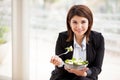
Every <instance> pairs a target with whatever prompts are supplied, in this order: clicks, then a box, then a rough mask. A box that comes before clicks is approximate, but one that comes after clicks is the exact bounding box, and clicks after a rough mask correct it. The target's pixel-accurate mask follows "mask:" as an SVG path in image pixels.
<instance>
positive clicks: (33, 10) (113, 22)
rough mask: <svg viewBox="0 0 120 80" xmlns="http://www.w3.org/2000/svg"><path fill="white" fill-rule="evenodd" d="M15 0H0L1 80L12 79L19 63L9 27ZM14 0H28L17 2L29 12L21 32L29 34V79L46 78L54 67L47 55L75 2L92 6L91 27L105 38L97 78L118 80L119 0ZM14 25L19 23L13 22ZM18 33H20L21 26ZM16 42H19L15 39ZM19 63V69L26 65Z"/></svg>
mask: <svg viewBox="0 0 120 80" xmlns="http://www.w3.org/2000/svg"><path fill="white" fill-rule="evenodd" d="M14 1H15V0H0V80H12V78H13V77H14V75H13V74H14V68H13V67H14V64H16V65H17V64H19V63H14V60H15V59H14V57H18V55H15V54H20V53H15V54H13V51H14V49H15V48H14V46H13V43H14V41H13V40H14V38H15V37H13V35H14V33H13V32H14V29H13V28H12V27H13V17H14V16H15V15H13V14H14V12H13V8H15V6H14V7H12V6H13V4H12V3H14ZM17 1H18V2H17ZM17 1H16V2H17V3H19V1H23V3H22V4H24V3H29V5H21V6H19V7H21V10H22V9H24V8H23V7H28V9H29V10H28V12H27V13H28V15H29V23H27V24H29V26H28V27H27V30H26V31H25V32H24V34H29V37H28V39H27V40H28V43H29V44H28V45H29V48H28V50H29V51H28V57H29V59H28V60H27V64H29V66H27V68H28V71H29V75H28V77H29V80H49V78H50V75H51V71H52V70H53V69H54V66H53V65H52V64H51V63H50V58H51V56H52V55H54V54H55V51H54V50H55V44H56V39H57V36H58V33H59V32H61V31H65V30H66V15H67V12H68V10H69V8H70V7H71V6H72V5H74V4H85V5H87V6H88V7H89V8H90V9H91V10H92V12H93V15H94V24H93V28H92V29H93V30H96V31H99V32H101V33H102V34H103V36H104V38H105V56H104V61H103V67H102V72H101V74H100V75H99V80H120V76H119V75H120V68H119V66H120V61H119V60H120V49H119V48H120V0H17ZM24 1H26V2H24ZM14 4H15V3H14ZM22 12H24V10H23V11H22ZM17 16H19V15H17ZM20 17H23V16H20ZM18 18H19V17H18ZM16 19H17V17H16ZM23 19H24V17H23ZM18 21H19V20H18ZM17 28H18V29H19V28H20V27H17V26H16V29H17ZM23 29H24V27H23ZM20 33H21V34H22V33H23V32H22V30H21V32H20ZM18 37H19V36H18ZM18 43H22V42H21V41H20V42H19V41H18ZM22 44H23V43H22ZM17 46H19V45H17ZM26 48H27V47H26ZM14 55H15V56H14ZM22 55H24V54H22ZM22 57H23V56H21V59H20V60H22V61H23V62H24V60H25V59H23V58H22ZM19 65H22V70H24V69H26V67H25V66H24V65H23V64H19ZM23 72H24V71H23ZM16 73H18V74H19V70H18V71H17V70H16ZM23 75H24V74H23ZM18 76H19V75H18ZM19 80H21V79H19ZM26 80H27V79H26Z"/></svg>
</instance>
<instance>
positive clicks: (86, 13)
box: [66, 5, 93, 42]
mask: <svg viewBox="0 0 120 80" xmlns="http://www.w3.org/2000/svg"><path fill="white" fill-rule="evenodd" d="M75 15H77V16H81V17H85V18H87V19H88V30H87V31H86V33H85V35H86V40H87V42H88V41H89V35H90V31H91V28H92V24H93V14H92V12H91V10H90V9H89V8H88V7H87V6H85V5H74V6H72V7H71V8H70V10H69V11H68V14H67V19H66V24H67V30H68V39H67V41H68V42H69V41H72V40H73V31H72V30H71V27H70V21H71V19H72V18H73V17H74V16H75Z"/></svg>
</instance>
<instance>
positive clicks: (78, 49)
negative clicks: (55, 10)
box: [50, 5, 104, 80]
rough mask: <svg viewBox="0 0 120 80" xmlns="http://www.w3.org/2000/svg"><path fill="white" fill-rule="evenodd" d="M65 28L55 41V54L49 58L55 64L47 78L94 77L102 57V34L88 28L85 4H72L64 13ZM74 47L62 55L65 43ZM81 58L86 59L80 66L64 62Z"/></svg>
mask: <svg viewBox="0 0 120 80" xmlns="http://www.w3.org/2000/svg"><path fill="white" fill-rule="evenodd" d="M66 23H67V31H64V32H61V33H59V36H58V39H57V42H56V52H55V53H56V56H52V58H51V60H50V62H51V63H52V64H53V65H55V70H53V71H52V74H51V77H50V80H98V75H99V74H100V72H101V67H102V63H103V57H104V37H103V36H102V34H101V33H100V32H96V31H92V30H91V28H92V25H93V15H92V12H91V10H90V9H89V8H88V7H87V6H85V5H74V6H72V7H71V8H70V10H69V12H68V14H67V20H66ZM69 46H72V47H73V48H74V49H73V51H72V52H69V53H67V54H65V55H61V56H58V55H60V54H62V53H64V52H65V51H66V50H65V48H66V47H69ZM73 57H74V58H76V59H78V58H81V59H83V60H86V61H88V62H89V64H88V66H87V67H86V68H83V69H82V70H77V69H70V68H67V67H65V66H64V61H65V60H66V59H71V58H73Z"/></svg>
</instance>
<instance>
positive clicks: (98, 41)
mask: <svg viewBox="0 0 120 80" xmlns="http://www.w3.org/2000/svg"><path fill="white" fill-rule="evenodd" d="M67 38H68V34H67V31H65V32H61V33H59V36H58V39H57V42H56V49H55V53H56V55H59V54H61V53H63V52H65V48H66V47H69V46H71V45H72V46H73V41H70V42H66V39H67ZM86 55H87V61H88V62H89V65H88V66H87V67H88V68H89V69H90V70H88V71H87V77H88V78H90V79H93V80H97V79H98V74H99V73H100V72H101V67H102V63H103V57H104V37H103V36H102V34H101V33H98V32H95V31H91V33H90V36H89V41H88V43H87V44H86ZM72 56H73V52H69V53H68V54H66V55H63V56H61V58H62V60H63V61H65V60H66V59H71V58H72ZM65 77H66V78H67V77H69V78H70V79H71V80H72V78H73V77H79V76H77V75H75V74H73V73H68V72H67V71H66V70H65V69H64V66H63V67H57V66H56V67H55V70H53V71H52V74H51V78H50V80H62V79H63V78H65Z"/></svg>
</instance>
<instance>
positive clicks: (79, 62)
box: [65, 58, 88, 65]
mask: <svg viewBox="0 0 120 80" xmlns="http://www.w3.org/2000/svg"><path fill="white" fill-rule="evenodd" d="M65 63H66V64H74V65H88V61H83V60H82V59H76V58H72V59H66V60H65Z"/></svg>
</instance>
